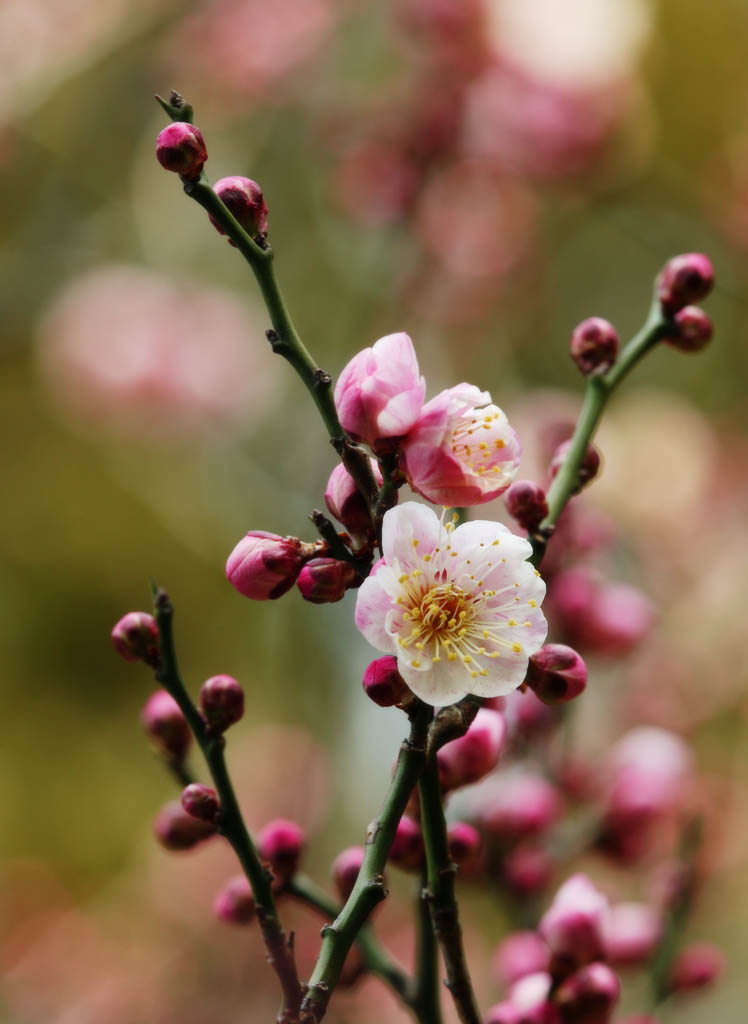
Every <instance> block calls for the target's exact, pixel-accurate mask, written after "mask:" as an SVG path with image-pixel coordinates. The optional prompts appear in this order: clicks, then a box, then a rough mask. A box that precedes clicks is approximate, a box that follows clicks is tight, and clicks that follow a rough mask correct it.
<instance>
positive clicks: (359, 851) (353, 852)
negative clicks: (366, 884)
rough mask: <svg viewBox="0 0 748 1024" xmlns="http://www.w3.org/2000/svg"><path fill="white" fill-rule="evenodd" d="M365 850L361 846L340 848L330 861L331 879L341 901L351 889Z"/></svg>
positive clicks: (347, 895) (346, 897) (349, 893)
mask: <svg viewBox="0 0 748 1024" xmlns="http://www.w3.org/2000/svg"><path fill="white" fill-rule="evenodd" d="M365 852H366V851H365V850H364V848H363V846H349V847H347V848H346V849H345V850H341V851H340V853H339V854H338V855H337V857H336V858H335V860H334V861H333V863H332V880H333V882H334V884H335V888H336V889H337V891H338V895H339V896H340V899H341V900H342V902H343V903H345V901H346V900H347V899H348V897H349V896H350V895H351V892H352V891H353V886H354V885H355V884H356V879H357V878H358V873H359V871H360V870H361V865H362V864H363V863H364V854H365Z"/></svg>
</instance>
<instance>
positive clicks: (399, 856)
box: [389, 815, 425, 871]
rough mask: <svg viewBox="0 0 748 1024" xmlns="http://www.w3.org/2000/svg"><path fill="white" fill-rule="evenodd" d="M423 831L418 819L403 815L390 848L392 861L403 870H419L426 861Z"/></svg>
mask: <svg viewBox="0 0 748 1024" xmlns="http://www.w3.org/2000/svg"><path fill="white" fill-rule="evenodd" d="M424 856H425V852H424V846H423V833H422V832H421V826H420V825H419V824H418V822H417V821H414V820H413V819H412V818H409V817H408V816H407V815H403V817H402V818H401V819H400V821H399V822H398V823H397V831H396V832H395V838H394V839H393V841H392V846H391V848H390V857H389V860H390V863H391V864H394V865H395V867H398V868H402V869H403V871H418V869H419V868H420V867H421V866H422V864H423V862H424Z"/></svg>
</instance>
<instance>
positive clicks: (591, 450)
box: [550, 441, 601, 490]
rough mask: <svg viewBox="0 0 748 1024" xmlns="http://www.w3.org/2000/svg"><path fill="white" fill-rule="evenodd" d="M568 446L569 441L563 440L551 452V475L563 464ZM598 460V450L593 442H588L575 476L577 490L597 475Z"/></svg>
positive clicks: (598, 468)
mask: <svg viewBox="0 0 748 1024" xmlns="http://www.w3.org/2000/svg"><path fill="white" fill-rule="evenodd" d="M570 448H571V441H564V442H563V443H562V444H560V445H559V446H558V448H557V449H556V451H555V452H554V453H553V458H552V459H551V466H550V470H551V477H555V476H556V474H557V473H558V471H559V470H560V469H561V467H562V466H563V464H564V462H565V461H566V457H567V455H568V454H569V449H570ZM600 461H601V460H600V452H599V451H598V450H597V448H595V446H594V445H593V444H588V445H587V450H586V451H585V453H584V458H583V459H582V464H581V466H580V467H579V474H578V477H577V482H578V490H581V489H582V488H583V487H584V486H585V485H586V484H588V483H589V482H590V480H593V479H594V478H595V477H596V476H597V474H598V472H599V470H600Z"/></svg>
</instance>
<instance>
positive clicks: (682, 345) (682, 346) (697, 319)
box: [665, 306, 714, 352]
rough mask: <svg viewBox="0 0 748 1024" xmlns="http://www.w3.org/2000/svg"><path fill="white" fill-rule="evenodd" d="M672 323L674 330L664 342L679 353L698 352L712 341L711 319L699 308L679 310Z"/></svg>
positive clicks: (692, 307) (687, 307)
mask: <svg viewBox="0 0 748 1024" xmlns="http://www.w3.org/2000/svg"><path fill="white" fill-rule="evenodd" d="M673 323H674V324H675V327H676V330H675V331H674V332H673V333H672V334H671V335H670V336H669V337H667V338H665V341H666V342H667V344H668V345H671V346H672V347H673V348H677V349H679V351H681V352H700V351H701V349H702V348H704V347H705V346H706V345H708V344H709V342H710V341H711V340H712V335H713V334H714V325H713V324H712V319H711V317H710V316H708V314H706V313H705V312H704V310H703V309H700V308H699V306H686V307H685V308H684V309H681V310H679V311H678V312H677V313H676V314H675V317H674V318H673Z"/></svg>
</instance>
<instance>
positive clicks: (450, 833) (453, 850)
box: [447, 821, 483, 877]
mask: <svg viewBox="0 0 748 1024" xmlns="http://www.w3.org/2000/svg"><path fill="white" fill-rule="evenodd" d="M447 843H448V844H449V857H450V860H452V861H454V863H455V864H456V865H457V866H458V868H459V869H460V877H465V876H466V877H469V876H471V875H476V874H478V872H479V871H480V867H481V854H482V852H483V840H482V839H481V836H480V832H479V831H478V829H477V828H474V827H473V826H472V825H468V823H467V822H465V821H456V822H454V824H452V825H450V826H449V828H448V829H447Z"/></svg>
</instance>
